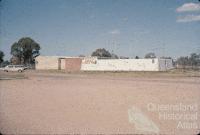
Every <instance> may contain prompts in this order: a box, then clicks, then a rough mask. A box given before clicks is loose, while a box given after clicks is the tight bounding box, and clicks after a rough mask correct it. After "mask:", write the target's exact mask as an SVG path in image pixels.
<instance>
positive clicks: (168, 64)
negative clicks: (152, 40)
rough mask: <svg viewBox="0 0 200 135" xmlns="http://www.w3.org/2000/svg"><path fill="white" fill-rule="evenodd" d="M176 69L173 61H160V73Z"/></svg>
mask: <svg viewBox="0 0 200 135" xmlns="http://www.w3.org/2000/svg"><path fill="white" fill-rule="evenodd" d="M172 68H174V67H173V62H172V59H159V71H166V70H170V69H172Z"/></svg>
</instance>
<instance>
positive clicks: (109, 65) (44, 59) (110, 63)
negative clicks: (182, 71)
mask: <svg viewBox="0 0 200 135" xmlns="http://www.w3.org/2000/svg"><path fill="white" fill-rule="evenodd" d="M172 68H173V64H172V59H159V58H155V59H98V58H97V57H66V56H38V57H37V58H36V69H42V70H45V69H57V70H66V71H166V70H169V69H172Z"/></svg>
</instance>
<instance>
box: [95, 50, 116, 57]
mask: <svg viewBox="0 0 200 135" xmlns="http://www.w3.org/2000/svg"><path fill="white" fill-rule="evenodd" d="M92 56H97V57H99V58H103V57H107V58H111V57H112V55H111V53H110V52H109V51H107V50H106V49H104V48H99V49H96V50H95V51H94V52H93V53H92Z"/></svg>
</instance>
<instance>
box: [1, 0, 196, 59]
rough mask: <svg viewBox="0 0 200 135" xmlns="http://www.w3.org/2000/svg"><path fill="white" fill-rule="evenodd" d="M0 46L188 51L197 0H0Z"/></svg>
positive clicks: (53, 51)
mask: <svg viewBox="0 0 200 135" xmlns="http://www.w3.org/2000/svg"><path fill="white" fill-rule="evenodd" d="M0 3H1V4H0V5H1V6H0V8H1V9H0V12H1V16H0V50H3V51H4V52H5V55H6V57H5V59H9V58H10V57H11V55H10V47H11V45H12V44H13V43H14V42H16V41H18V40H19V39H20V38H21V37H31V38H33V39H34V40H35V41H36V42H38V43H39V44H40V45H41V48H42V49H41V55H65V56H78V55H80V54H84V55H90V54H91V53H92V51H93V50H95V49H97V48H106V49H108V50H109V51H110V52H114V53H116V54H118V55H119V56H129V57H135V56H136V55H138V56H139V57H144V55H145V54H146V53H148V52H155V53H156V54H157V55H158V56H163V55H165V56H172V57H173V58H176V57H178V56H181V55H184V56H185V55H189V54H190V53H192V52H198V51H200V38H199V34H200V5H199V3H200V2H198V0H2V1H1V2H0Z"/></svg>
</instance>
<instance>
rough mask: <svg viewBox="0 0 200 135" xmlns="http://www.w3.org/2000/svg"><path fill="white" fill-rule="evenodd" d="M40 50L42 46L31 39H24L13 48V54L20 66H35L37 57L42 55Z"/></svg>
mask: <svg viewBox="0 0 200 135" xmlns="http://www.w3.org/2000/svg"><path fill="white" fill-rule="evenodd" d="M39 50H40V45H39V44H38V43H37V42H35V41H34V40H33V39H31V38H30V37H23V38H21V39H19V41H18V42H15V43H13V44H12V46H11V54H12V55H13V58H15V59H18V60H19V62H20V64H33V63H34V62H35V57H37V56H38V55H40V53H39Z"/></svg>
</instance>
